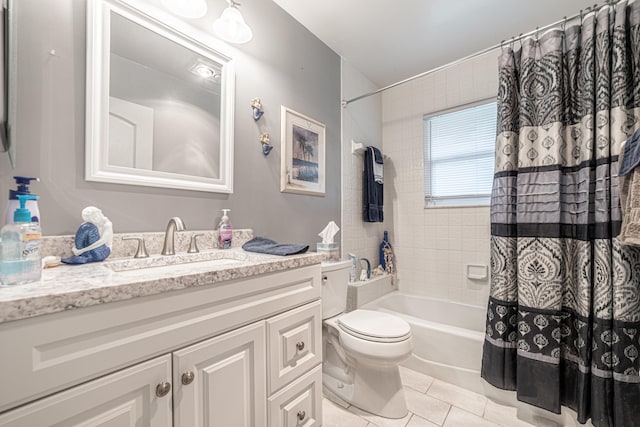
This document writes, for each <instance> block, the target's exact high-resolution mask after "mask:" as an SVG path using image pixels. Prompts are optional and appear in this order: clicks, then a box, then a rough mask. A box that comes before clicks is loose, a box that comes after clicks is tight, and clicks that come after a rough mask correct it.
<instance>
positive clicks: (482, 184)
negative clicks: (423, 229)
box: [424, 102, 497, 207]
mask: <svg viewBox="0 0 640 427" xmlns="http://www.w3.org/2000/svg"><path fill="white" fill-rule="evenodd" d="M496 108H497V107H496V103H495V102H490V103H484V104H481V105H474V106H472V107H467V108H464V109H461V110H457V111H453V112H447V113H442V114H437V115H432V116H428V117H425V118H424V194H425V206H426V207H433V206H464V205H488V204H489V201H490V198H491V186H492V183H493V168H494V150H495V148H494V147H495V140H496V116H497V109H496Z"/></svg>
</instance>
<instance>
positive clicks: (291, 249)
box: [242, 237, 309, 256]
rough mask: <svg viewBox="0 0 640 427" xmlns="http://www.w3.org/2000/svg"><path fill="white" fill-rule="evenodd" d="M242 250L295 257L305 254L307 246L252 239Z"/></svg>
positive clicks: (262, 238) (264, 238)
mask: <svg viewBox="0 0 640 427" xmlns="http://www.w3.org/2000/svg"><path fill="white" fill-rule="evenodd" d="M242 249H244V250H245V251H249V252H258V253H261V254H269V255H282V256H285V255H297V254H303V253H305V252H307V250H308V249H309V245H302V244H292V243H276V242H275V241H273V240H271V239H267V238H266V237H254V238H253V239H251V240H249V241H248V242H247V243H245V244H244V245H242Z"/></svg>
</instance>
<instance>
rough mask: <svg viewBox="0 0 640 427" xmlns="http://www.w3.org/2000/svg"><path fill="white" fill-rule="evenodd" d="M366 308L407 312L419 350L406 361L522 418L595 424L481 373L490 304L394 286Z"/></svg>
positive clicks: (553, 425) (549, 426) (566, 426)
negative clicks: (520, 395)
mask: <svg viewBox="0 0 640 427" xmlns="http://www.w3.org/2000/svg"><path fill="white" fill-rule="evenodd" d="M361 308H364V309H367V310H377V311H383V312H385V313H390V314H393V315H395V316H398V317H401V318H403V319H404V320H406V321H407V322H408V323H409V325H411V333H412V335H413V347H414V348H413V354H412V355H411V356H410V357H409V359H408V360H407V361H405V362H404V363H402V365H404V366H406V367H407V368H410V369H413V370H415V371H418V372H422V373H425V374H427V375H429V376H431V377H434V378H437V379H440V380H442V381H446V382H448V383H451V384H455V385H458V386H460V387H463V388H465V389H467V390H471V391H474V392H476V393H479V394H482V395H484V396H486V397H487V398H488V399H490V400H492V401H494V402H497V403H500V404H503V405H508V406H511V407H515V408H516V409H517V416H518V418H519V419H521V420H523V421H526V422H528V423H530V424H533V425H536V426H544V427H558V426H563V427H593V425H592V424H591V422H590V421H587V423H586V424H585V425H582V424H578V422H577V421H576V415H575V412H573V411H572V410H570V409H568V408H562V414H553V413H551V412H548V411H545V410H543V409H539V408H536V407H534V406H531V405H527V404H526V403H522V402H519V401H517V399H516V394H515V392H512V391H505V390H500V389H498V388H496V387H493V386H491V385H490V384H489V383H487V382H485V381H484V380H482V379H481V378H480V366H481V363H482V345H483V342H484V328H485V320H486V319H485V316H486V309H485V308H484V307H477V306H473V305H467V304H461V303H455V302H451V301H446V300H440V299H436V298H429V297H424V296H418V295H411V294H406V293H403V292H400V291H391V292H389V293H387V294H385V295H382V296H381V297H379V298H377V299H374V300H373V301H371V302H369V303H367V304H365V305H364V306H362V307H361Z"/></svg>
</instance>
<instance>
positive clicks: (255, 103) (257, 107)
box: [251, 98, 264, 121]
mask: <svg viewBox="0 0 640 427" xmlns="http://www.w3.org/2000/svg"><path fill="white" fill-rule="evenodd" d="M251 109H252V110H253V120H255V121H258V120H260V117H262V115H263V114H264V110H263V109H262V102H260V98H253V99H252V100H251Z"/></svg>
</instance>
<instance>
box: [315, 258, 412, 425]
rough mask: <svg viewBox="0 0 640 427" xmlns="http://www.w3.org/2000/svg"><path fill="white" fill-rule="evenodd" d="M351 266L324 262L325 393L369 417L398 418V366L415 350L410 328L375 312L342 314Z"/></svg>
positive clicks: (401, 408) (402, 405)
mask: <svg viewBox="0 0 640 427" xmlns="http://www.w3.org/2000/svg"><path fill="white" fill-rule="evenodd" d="M350 266H351V264H350V262H349V261H339V262H323V263H322V319H323V322H322V349H323V362H322V384H323V388H324V391H325V393H326V394H327V395H328V397H329V398H331V397H332V395H333V396H336V397H338V398H339V399H342V400H344V401H345V402H348V403H350V404H352V405H354V406H356V407H358V408H360V409H363V410H365V411H367V412H370V413H372V414H375V415H379V416H381V417H385V418H402V417H404V416H405V415H407V404H406V401H405V398H404V391H403V389H402V382H401V380H400V372H399V369H398V365H399V364H400V362H402V361H404V360H405V359H407V358H408V357H409V355H410V354H411V351H412V350H413V342H412V339H411V327H410V326H409V324H408V323H407V322H405V321H404V320H403V319H401V318H399V317H397V316H392V315H390V314H387V313H382V312H379V311H371V310H362V309H357V310H354V311H351V312H349V313H345V310H346V306H347V289H348V288H347V284H348V281H349V268H350ZM389 279H390V278H389Z"/></svg>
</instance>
